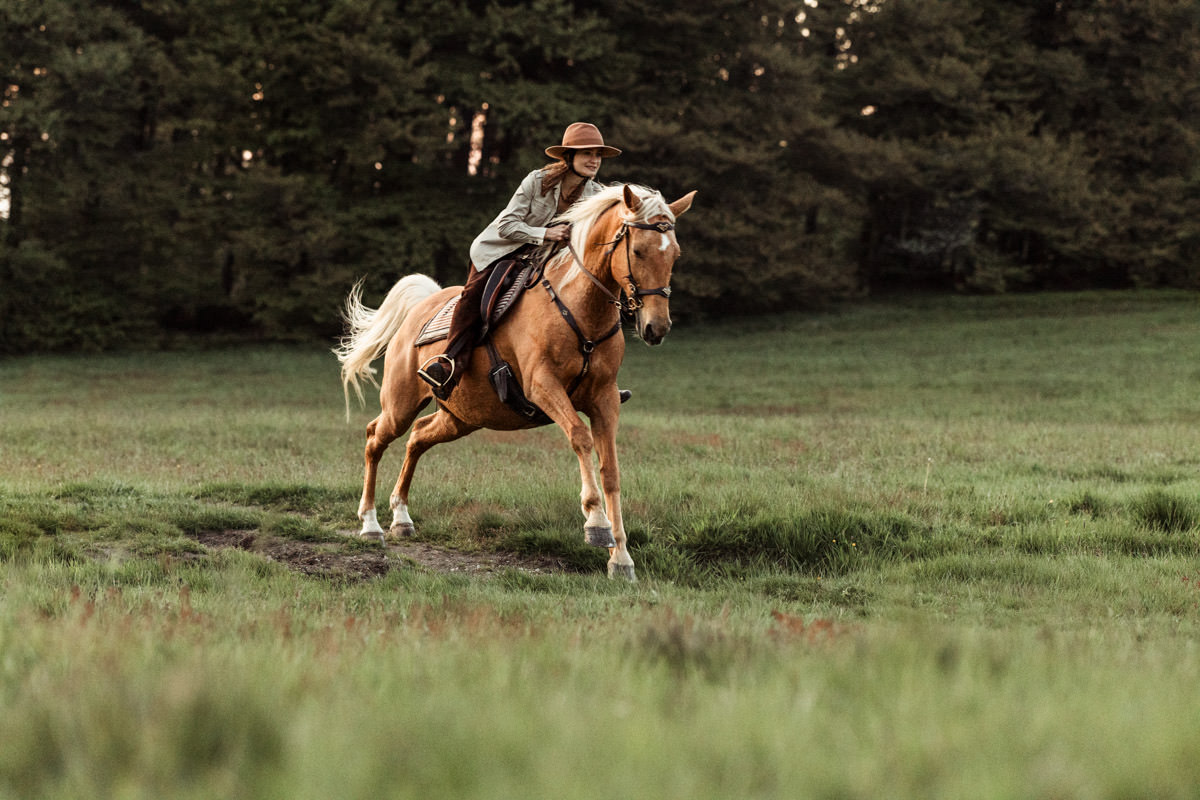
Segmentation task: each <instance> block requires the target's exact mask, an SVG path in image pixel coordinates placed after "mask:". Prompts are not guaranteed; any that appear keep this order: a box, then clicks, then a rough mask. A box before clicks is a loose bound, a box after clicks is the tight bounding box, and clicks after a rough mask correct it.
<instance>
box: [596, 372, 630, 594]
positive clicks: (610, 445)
mask: <svg viewBox="0 0 1200 800" xmlns="http://www.w3.org/2000/svg"><path fill="white" fill-rule="evenodd" d="M611 394H612V397H613V400H612V402H611V403H602V404H601V405H600V407H598V408H597V409H596V410H595V411H594V412H593V416H592V438H593V440H594V442H595V445H596V453H597V455H598V456H599V457H600V480H601V482H602V484H603V486H604V505H605V507H606V508H607V509H608V518H609V521H610V522H611V523H612V535H613V544H612V546H611V547H609V550H608V577H610V578H624V579H625V580H627V581H630V582H631V583H632V582H634V581H636V580H637V576H636V575H635V574H634V571H633V558H632V557H631V556H630V555H629V546H628V544H629V540H628V537H627V536H626V535H625V522H624V519H623V517H622V514H621V466H620V464H619V463H618V461H617V420H618V417H619V416H620V405H619V402H618V400H617V399H616V398H617V392H616V390H615V389H614V390H613V391H612V392H611Z"/></svg>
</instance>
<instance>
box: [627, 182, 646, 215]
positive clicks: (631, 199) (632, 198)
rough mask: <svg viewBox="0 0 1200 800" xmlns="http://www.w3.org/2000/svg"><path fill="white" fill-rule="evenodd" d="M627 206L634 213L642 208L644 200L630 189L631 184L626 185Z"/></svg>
mask: <svg viewBox="0 0 1200 800" xmlns="http://www.w3.org/2000/svg"><path fill="white" fill-rule="evenodd" d="M625 205H626V206H627V207H628V208H629V210H630V211H633V212H636V211H637V210H638V209H639V208H641V207H642V198H640V197H638V196H637V192H635V191H633V189H630V188H629V184H625Z"/></svg>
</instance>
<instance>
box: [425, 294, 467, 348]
mask: <svg viewBox="0 0 1200 800" xmlns="http://www.w3.org/2000/svg"><path fill="white" fill-rule="evenodd" d="M460 297H462V295H461V294H456V295H454V297H451V298H450V299H449V300H447V301H446V305H444V306H442V308H441V310H440V311H438V312H437V313H436V314H434V315H433V316H432V317H430V318H429V321H428V322H426V323H425V327H423V328H421V332H420V333H419V334H417V340H416V341H415V342H413V346H414V347H420V346H421V345H425V344H429V343H430V342H436V341H440V340H442V339H445V338H446V337H447V336H449V335H450V318H451V317H453V316H454V307H455V306H457V305H458V298H460Z"/></svg>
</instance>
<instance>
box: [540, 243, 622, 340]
mask: <svg viewBox="0 0 1200 800" xmlns="http://www.w3.org/2000/svg"><path fill="white" fill-rule="evenodd" d="M615 235H616V234H615V233H612V234H611V235H604V234H598V235H596V236H593V237H591V240H590V241H589V242H587V244H586V245H585V247H584V252H582V253H579V254H578V256H579V257H582V259H583V263H580V262H579V260H578V259H577V258H576V256H575V255H572V256H571V260H570V261H568V262H566V265H565V266H564V268H563V269H562V273H561V274H562V277H561V278H560V279H559V280H560V287H558V286H556V291H557V292H558V294H559V297H561V298H562V300H563V302H564V303H566V304H567V306H568V307H569V308H570V309H571V310H572V311H573V312H574V313H575V315H576V317H577V318H579V319H580V321H581V322H582V320H583V319H584V318H585V317H586V318H587V319H589V320H590V321H593V322H594V323H595V324H597V325H600V324H606V325H611V324H612V322H613V320H615V319H616V317H617V316H618V312H617V309H616V307H615V306H614V305H613V298H614V297H617V296H619V295H620V288H619V287H618V286H617V282H616V281H615V280H613V277H612V271H611V266H612V256H611V255H607V253H608V251H609V249H610V248H611V247H612V244H611V242H612V240H613V238H614V237H615ZM585 272H586V273H587V274H584V273H585ZM551 283H554V281H553V280H552V281H551ZM601 287H604V288H601Z"/></svg>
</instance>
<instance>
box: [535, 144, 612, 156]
mask: <svg viewBox="0 0 1200 800" xmlns="http://www.w3.org/2000/svg"><path fill="white" fill-rule="evenodd" d="M568 150H599V151H600V157H601V158H616V157H617V156H619V155H621V151H620V150H618V149H617V148H615V147H609V146H608V145H606V144H602V145H594V144H583V145H579V146H578V147H564V146H563V145H561V144H556V145H554V146H553V147H547V148H546V155H548V156H550V157H551V158H562V157H563V154H564V153H566V152H567V151H568Z"/></svg>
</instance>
